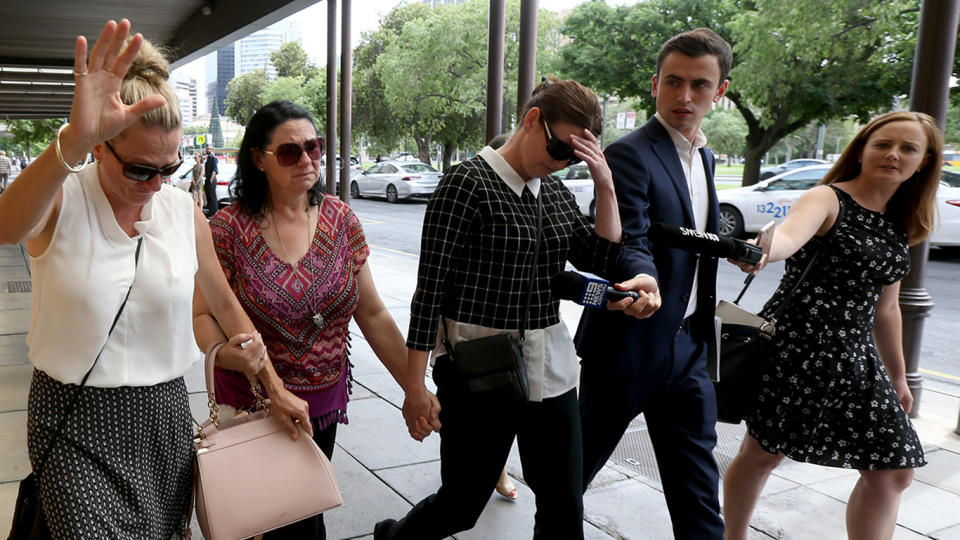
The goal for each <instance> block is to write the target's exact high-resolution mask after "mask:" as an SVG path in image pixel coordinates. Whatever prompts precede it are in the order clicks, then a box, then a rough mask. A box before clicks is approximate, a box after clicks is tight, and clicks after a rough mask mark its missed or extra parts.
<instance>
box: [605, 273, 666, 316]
mask: <svg viewBox="0 0 960 540" xmlns="http://www.w3.org/2000/svg"><path fill="white" fill-rule="evenodd" d="M613 286H614V287H615V288H616V289H617V290H618V291H636V292H637V294H639V295H640V298H639V299H638V300H636V301H634V300H631V299H629V298H624V299H623V300H618V301H616V302H607V309H611V310H619V311H623V312H624V313H625V314H626V315H630V316H631V317H636V318H638V319H646V318H648V317H650V316H651V315H653V314H654V313H656V311H657V310H658V309H660V302H661V299H660V286H659V284H657V280H656V279H654V277H653V276H651V275H648V274H638V275H637V276H635V277H633V278H631V279H628V280H627V281H624V282H622V283H614V285H613Z"/></svg>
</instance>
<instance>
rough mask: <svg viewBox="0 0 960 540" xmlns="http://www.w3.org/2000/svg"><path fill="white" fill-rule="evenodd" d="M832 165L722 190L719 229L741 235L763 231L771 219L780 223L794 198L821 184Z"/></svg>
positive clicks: (798, 170)
mask: <svg viewBox="0 0 960 540" xmlns="http://www.w3.org/2000/svg"><path fill="white" fill-rule="evenodd" d="M830 167H831V166H830V165H813V166H811V167H803V168H800V169H796V170H793V171H787V172H784V173H780V174H778V175H776V176H774V177H772V178H769V179H767V180H761V181H760V182H757V183H756V184H754V185H752V186H747V187H741V188H733V189H723V190H720V191H718V192H717V200H718V202H719V203H720V224H719V230H718V232H719V233H720V234H722V235H725V236H740V235H742V234H744V233H754V232H757V231H759V230H760V228H761V227H763V226H764V225H766V224H767V222H769V221H770V220H771V219H772V220H775V221H777V222H778V223H779V222H780V221H782V220H783V218H784V217H785V216H786V215H787V210H789V209H790V206H791V205H793V201H795V200H797V197H799V196H800V195H803V192H804V191H806V190H808V189H810V188H812V187H813V186H815V185H817V183H818V182H820V180H822V179H823V177H824V176H826V174H827V171H829V170H830Z"/></svg>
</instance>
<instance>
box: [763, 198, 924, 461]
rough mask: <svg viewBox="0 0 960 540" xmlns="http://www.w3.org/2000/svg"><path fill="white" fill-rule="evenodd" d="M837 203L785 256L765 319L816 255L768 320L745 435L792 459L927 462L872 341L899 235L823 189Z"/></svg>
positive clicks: (896, 271) (892, 278) (894, 269)
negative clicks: (818, 230) (819, 231)
mask: <svg viewBox="0 0 960 540" xmlns="http://www.w3.org/2000/svg"><path fill="white" fill-rule="evenodd" d="M831 187H832V188H833V190H834V192H835V193H836V194H837V196H838V197H839V198H840V203H841V206H842V208H843V212H842V214H841V217H840V219H838V220H837V223H836V224H835V225H834V226H833V227H832V228H831V229H830V231H829V232H828V233H827V234H826V235H824V236H823V237H822V238H820V237H814V238H813V239H812V240H811V241H810V242H808V243H807V244H806V245H805V246H804V247H803V248H801V249H800V250H799V251H798V252H797V253H795V254H794V255H793V256H792V257H790V258H789V259H788V260H787V263H786V273H785V274H784V276H783V280H782V281H781V282H780V287H779V288H778V289H777V291H776V292H775V293H774V295H773V297H771V299H770V300H769V301H768V302H767V304H766V306H764V309H763V311H762V314H763V315H765V316H769V315H770V313H771V312H773V310H774V309H776V307H777V306H778V305H779V303H780V302H782V301H783V299H784V297H785V296H786V295H787V294H788V293H789V291H790V289H791V288H792V287H793V284H794V283H796V281H797V279H798V278H799V277H800V273H801V272H802V271H803V269H804V268H805V267H806V265H807V262H808V261H809V259H810V257H812V256H813V255H814V254H815V253H817V252H818V250H819V254H818V255H817V259H816V260H815V262H814V263H813V267H812V268H811V269H810V273H809V274H808V275H807V277H806V279H804V282H803V283H801V284H800V286H799V287H798V288H797V291H796V292H795V293H794V294H793V296H792V297H790V298H789V299H788V302H789V303H788V304H787V305H786V306H784V309H783V311H782V312H781V314H780V319H779V320H778V321H777V333H776V337H775V338H774V340H773V346H772V349H771V358H770V361H769V362H767V363H766V364H765V365H764V369H763V371H762V383H761V389H760V393H759V395H758V397H757V403H756V407H755V410H754V411H752V412H750V413H748V415H747V427H748V429H749V431H750V434H751V435H752V436H753V437H754V438H755V439H756V440H757V441H758V442H759V443H760V446H762V447H763V448H764V449H765V450H767V451H768V452H771V453H777V452H782V453H783V454H785V455H786V456H788V457H790V458H791V459H794V460H797V461H806V462H810V463H816V464H819V465H827V466H830V467H844V468H852V469H860V470H877V469H903V468H913V467H920V466H922V465H925V464H926V461H925V460H924V457H923V449H922V447H921V446H920V440H919V438H918V437H917V433H916V431H914V429H913V425H912V424H911V423H910V420H909V418H908V417H907V414H906V413H905V412H904V410H903V407H902V406H901V405H900V400H899V399H898V398H897V393H896V391H895V390H894V388H893V384H892V383H891V382H890V379H889V377H888V376H887V371H886V369H884V366H883V363H882V362H881V361H880V357H879V355H878V354H877V349H876V345H875V344H874V340H873V323H874V313H875V310H876V307H877V300H878V299H879V297H880V293H881V291H882V289H883V287H884V286H886V285H890V284H892V283H895V282H896V281H898V280H900V279H902V278H903V277H904V276H906V275H907V272H908V271H909V269H910V259H909V256H908V253H907V246H906V233H905V232H904V231H903V227H902V226H899V225H898V224H896V223H893V222H892V221H891V220H890V219H888V218H887V216H885V215H884V214H883V213H880V212H874V211H872V210H868V209H866V208H864V207H862V206H860V205H859V204H857V203H856V202H855V201H854V200H853V198H852V197H851V196H850V195H848V194H847V193H846V192H844V191H842V190H840V189H838V188H836V187H835V186H831Z"/></svg>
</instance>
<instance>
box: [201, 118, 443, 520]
mask: <svg viewBox="0 0 960 540" xmlns="http://www.w3.org/2000/svg"><path fill="white" fill-rule="evenodd" d="M323 150H324V140H323V138H321V137H318V136H317V132H316V129H315V127H314V124H313V120H312V119H311V117H310V115H309V113H307V111H305V110H304V109H302V108H301V107H299V106H297V105H295V104H293V103H291V102H289V101H274V102H272V103H270V104H268V105H266V106H265V107H263V108H261V109H260V110H259V111H257V113H256V114H255V115H254V116H253V118H252V119H251V120H250V125H249V126H248V127H247V130H246V133H245V134H244V137H243V143H242V144H241V145H240V151H239V153H238V156H237V177H236V179H235V188H234V189H235V194H236V197H237V199H236V201H235V202H234V203H233V204H232V205H230V206H229V207H227V208H224V209H223V210H221V211H219V212H218V213H217V214H216V215H215V216H214V217H213V218H212V219H211V220H210V229H211V231H212V233H213V239H214V245H215V246H216V250H217V256H218V257H219V259H220V265H221V267H222V268H223V272H224V274H226V277H227V281H228V282H229V283H230V286H231V288H232V289H233V291H234V293H235V294H236V296H237V299H238V300H239V301H240V304H241V305H242V306H243V307H244V309H245V310H246V312H247V314H248V315H249V316H250V318H251V319H252V320H253V323H254V325H255V326H256V327H257V330H258V331H259V332H260V334H261V335H262V338H263V342H264V344H265V345H266V346H267V351H268V353H269V355H268V356H269V358H270V360H271V361H272V362H273V366H274V368H275V370H276V372H277V374H278V375H279V378H280V379H281V381H282V385H283V386H284V387H285V388H286V389H287V390H289V391H291V392H293V393H294V394H295V395H297V396H298V397H300V398H301V399H303V400H305V401H306V402H307V403H308V405H309V408H310V424H311V425H310V426H304V428H305V429H307V431H308V433H310V432H311V431H312V434H313V438H314V440H315V441H316V442H317V445H318V446H319V447H320V448H321V449H322V450H323V452H324V453H325V454H326V455H327V456H328V457H331V455H332V453H333V446H334V440H335V437H336V431H337V424H338V423H346V422H347V401H348V400H349V392H350V387H351V381H352V377H351V373H350V366H351V365H350V362H349V360H348V357H347V356H348V351H349V348H350V333H349V324H350V320H351V318H353V319H355V320H356V322H357V325H358V326H359V327H360V330H361V331H362V332H363V335H364V337H365V338H366V339H367V340H368V341H369V342H370V345H371V346H372V348H373V350H374V352H375V353H376V354H377V356H378V357H379V358H380V359H381V361H382V362H383V364H384V365H385V366H386V367H387V369H388V370H389V371H390V373H391V374H392V375H393V377H394V379H396V380H397V381H398V383H399V382H401V380H402V379H401V377H402V375H403V374H404V373H405V370H406V365H407V352H406V344H405V341H404V337H403V335H402V334H401V333H400V330H399V329H398V328H397V325H396V323H395V322H394V321H393V318H392V317H391V316H390V313H389V312H388V311H387V309H386V307H385V306H384V305H383V302H382V301H381V299H380V296H379V294H378V293H377V289H376V287H375V285H374V283H373V278H372V277H371V274H370V268H369V265H368V264H367V256H368V255H369V251H370V250H369V248H368V247H367V244H366V240H365V238H364V235H363V229H362V228H361V226H360V221H359V220H358V219H357V216H356V215H354V214H353V212H352V211H351V210H350V207H349V206H347V205H346V204H345V203H343V202H341V201H340V200H339V199H336V198H334V197H332V196H329V195H324V194H323V192H322V191H321V186H320V185H319V183H318V182H317V179H318V177H319V171H320V157H321V156H322V155H323ZM197 305H198V306H200V307H199V308H198V311H197V313H196V316H195V319H194V331H195V333H196V337H197V342H198V344H199V345H200V346H201V347H202V348H203V349H204V350H210V349H211V348H212V347H215V346H216V345H217V344H218V343H219V342H222V341H225V337H224V334H223V332H222V331H221V329H220V326H219V325H218V324H217V321H216V320H215V319H214V318H213V317H212V316H211V315H210V314H209V313H208V312H207V311H206V310H205V309H204V307H205V306H204V302H203V301H202V299H201V301H200V302H197ZM238 349H239V347H236V346H228V347H222V348H220V349H218V350H217V351H215V352H214V354H216V363H217V370H216V395H217V398H218V400H219V401H221V402H223V403H225V404H227V405H231V406H233V407H234V408H236V409H241V410H243V409H250V408H253V407H254V406H255V403H256V400H255V397H254V395H253V393H252V392H251V390H250V383H249V382H248V378H249V374H247V373H245V372H244V371H243V364H242V362H240V361H239V360H240V358H239V357H240V355H239V351H238ZM234 355H237V356H238V358H237V359H236V360H235V359H234V358H233V357H234ZM401 386H402V384H401ZM267 391H268V392H269V391H270V388H267ZM435 409H436V410H435V411H434V412H433V415H432V416H433V418H431V419H430V420H429V421H428V420H427V419H426V418H421V422H422V423H423V425H424V429H425V430H427V431H429V429H430V424H431V423H434V424H435V423H436V422H437V420H436V417H437V413H438V412H439V403H438V402H437V403H436V408H435ZM308 428H310V429H308ZM271 537H275V538H280V537H284V538H325V537H326V532H325V529H324V525H323V516H322V515H318V516H314V517H312V518H308V519H306V520H303V521H300V522H297V523H294V524H292V525H289V526H287V527H283V528H281V529H277V530H275V531H271V532H270V533H267V534H266V535H264V538H271Z"/></svg>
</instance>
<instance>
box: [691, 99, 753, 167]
mask: <svg viewBox="0 0 960 540" xmlns="http://www.w3.org/2000/svg"><path fill="white" fill-rule="evenodd" d="M701 129H702V130H703V132H704V133H706V134H707V145H708V146H710V148H711V149H712V150H713V152H714V153H715V154H727V155H728V156H738V157H739V156H742V155H743V148H744V145H745V144H746V137H747V124H746V122H744V121H743V117H742V116H740V113H738V112H737V111H733V110H729V109H723V108H720V107H717V108H716V109H714V110H712V111H710V112H709V113H708V114H707V116H706V117H705V118H704V119H703V124H702V125H701Z"/></svg>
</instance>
